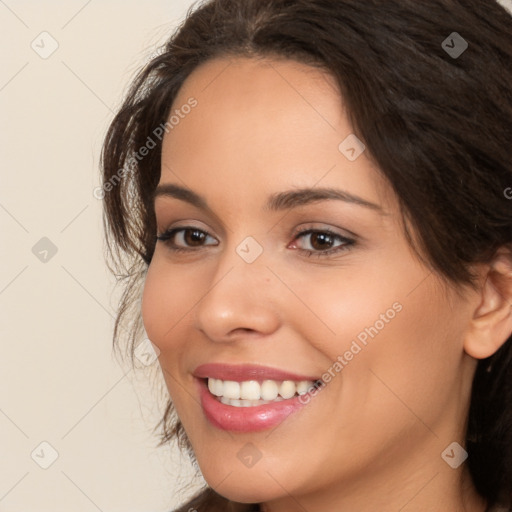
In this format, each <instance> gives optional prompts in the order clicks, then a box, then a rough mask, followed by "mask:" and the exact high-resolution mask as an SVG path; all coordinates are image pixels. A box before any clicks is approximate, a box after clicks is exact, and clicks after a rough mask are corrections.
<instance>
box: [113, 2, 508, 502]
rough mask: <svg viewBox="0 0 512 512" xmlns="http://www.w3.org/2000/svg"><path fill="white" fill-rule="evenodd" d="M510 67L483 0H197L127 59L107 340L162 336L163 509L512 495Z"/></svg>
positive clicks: (116, 130) (499, 28) (500, 29)
mask: <svg viewBox="0 0 512 512" xmlns="http://www.w3.org/2000/svg"><path fill="white" fill-rule="evenodd" d="M511 83H512V18H511V17H510V16H509V14H508V13H507V12H506V11H505V10H504V9H503V8H502V7H500V6H499V5H498V4H497V3H495V2H494V1H492V0H486V1H482V0H471V1H465V2H462V1H456V0H433V1H430V2H428V3H427V2H417V1H415V0H386V1H385V2H384V1H378V0H367V1H361V0H339V1H332V0H297V1H289V0H212V1H208V2H205V3H203V4H202V5H200V6H197V7H196V9H195V10H191V11H190V12H189V14H188V17H187V19H186V20H185V22H184V24H183V25H182V26H181V27H180V28H179V30H178V31H177V32H176V34H174V35H173V36H172V37H171V39H170V40H169V41H168V42H167V43H166V45H165V47H164V48H163V52H162V53H161V55H159V56H157V57H156V58H154V59H153V60H152V61H151V62H150V63H149V64H148V65H147V66H146V67H145V69H144V70H142V71H141V73H140V74H139V76H138V77H137V79H136V80H135V82H134V83H133V85H132V88H131V90H130V92H129V94H128V96H127V98H126V100H125V102H124V104H123V105H122V107H121V109H120V110H119V113H118V114H117V115H116V117H115V119H114V121H113V122H112V125H111V127H110V130H109V132H108V134H107V137H106V140H105V145H104V150H103V173H104V176H103V178H104V190H105V198H104V203H105V221H106V227H107V235H108V241H109V244H110V248H111V256H112V257H113V260H114V262H117V265H118V269H119V270H118V272H121V273H124V274H125V275H126V277H127V279H128V281H127V283H128V284H127V288H126V292H125V295H124V297H123V300H122V304H121V308H120V314H119V317H118V319H117V324H116V332H115V339H117V338H118V337H119V335H120V333H121V326H122V325H124V323H125V321H126V319H129V320H130V321H133V319H134V318H135V319H137V322H136V323H135V324H134V325H131V327H130V329H131V331H130V332H131V347H132V349H133V348H134V347H135V345H136V343H137V342H138V340H139V339H140V336H141V327H142V325H143V326H144V328H145V331H146V333H147V335H148V337H149V339H150V340H151V341H152V343H153V344H154V346H156V347H157V348H158V351H159V362H160V367H161V369H162V374H163V377H164V379H165V383H166V385H167V388H168V390H169V394H170V398H171V399H172V401H169V405H168V408H167V410H166V413H165V416H164V418H163V420H162V422H161V425H162V440H161V442H162V443H166V442H169V441H170V440H172V439H175V438H177V439H178V440H179V441H180V443H181V445H182V446H183V447H185V448H186V449H188V451H189V452H190V454H191V455H192V457H193V459H194V460H195V461H197V463H198V466H199V468H200V470H201V472H202V474H203V476H204V478H205V480H206V482H207V483H208V488H207V489H205V490H204V491H203V492H202V493H201V494H200V495H198V496H197V497H195V498H194V499H192V500H191V501H190V502H189V503H187V504H185V505H183V507H182V508H181V509H180V510H183V511H185V510H200V511H214V510H219V511H220V510H222V511H225V510H265V511H270V512H281V511H286V512H290V511H299V510H300V511H304V510H307V511H341V510H343V511H345V510H347V511H358V512H364V511H369V510H372V511H374V510H379V511H397V510H404V511H471V512H483V511H491V510H492V511H495V510H508V507H510V498H511V494H512V413H511V404H512V382H511V369H512V337H511V334H512V202H511V200H510V197H511V196H512V194H511V193H510V191H511V188H510V187H512V154H511V140H512V93H511V89H510V84H511ZM507 191H508V192H507ZM123 269H124V270H123ZM141 285H144V289H143V292H142V289H141ZM141 292H142V293H141ZM139 298H141V299H142V307H141V311H138V309H137V308H138V304H139V302H138V299H139ZM139 313H140V314H139Z"/></svg>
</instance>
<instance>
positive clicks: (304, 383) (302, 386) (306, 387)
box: [297, 380, 314, 395]
mask: <svg viewBox="0 0 512 512" xmlns="http://www.w3.org/2000/svg"><path fill="white" fill-rule="evenodd" d="M313 388H314V384H313V382H311V381H308V380H301V381H300V382H299V383H297V393H298V394H299V395H305V394H306V393H307V392H308V391H310V390H311V389H313Z"/></svg>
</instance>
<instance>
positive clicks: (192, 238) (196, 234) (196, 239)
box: [183, 229, 206, 247]
mask: <svg viewBox="0 0 512 512" xmlns="http://www.w3.org/2000/svg"><path fill="white" fill-rule="evenodd" d="M183 240H184V241H185V244H186V245H188V246H189V247H197V246H199V245H202V243H203V242H204V240H206V233H205V232H204V231H199V230H198V229H186V230H184V231H183Z"/></svg>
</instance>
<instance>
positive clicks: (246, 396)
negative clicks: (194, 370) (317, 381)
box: [208, 378, 314, 407]
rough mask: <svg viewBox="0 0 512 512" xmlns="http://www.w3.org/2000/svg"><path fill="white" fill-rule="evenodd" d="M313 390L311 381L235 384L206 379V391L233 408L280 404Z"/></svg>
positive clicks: (255, 381) (249, 381)
mask: <svg viewBox="0 0 512 512" xmlns="http://www.w3.org/2000/svg"><path fill="white" fill-rule="evenodd" d="M313 388H314V383H313V381H310V380H303V381H300V382H295V381H292V380H285V381H282V382H279V381H275V380H264V381H263V382H262V383H261V384H260V383H259V382H258V381H257V380H246V381H243V382H236V381H232V380H226V381H223V380H221V379H213V378H208V389H209V390H210V393H211V394H212V395H214V396H217V397H219V399H220V401H221V402H222V403H223V404H226V405H232V406H233V407H253V406H255V405H262V404H265V403H270V402H280V401H281V400H287V399H289V398H292V397H293V396H295V395H296V394H299V395H303V394H305V393H307V392H308V391H310V390H311V389H313Z"/></svg>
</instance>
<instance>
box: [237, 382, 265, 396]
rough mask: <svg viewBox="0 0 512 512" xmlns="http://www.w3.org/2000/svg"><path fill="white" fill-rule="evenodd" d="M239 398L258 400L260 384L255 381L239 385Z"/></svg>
mask: <svg viewBox="0 0 512 512" xmlns="http://www.w3.org/2000/svg"><path fill="white" fill-rule="evenodd" d="M240 398H242V399H245V400H259V398H260V383H259V382H258V381H257V380H246V381H244V382H242V383H241V384H240Z"/></svg>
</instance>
